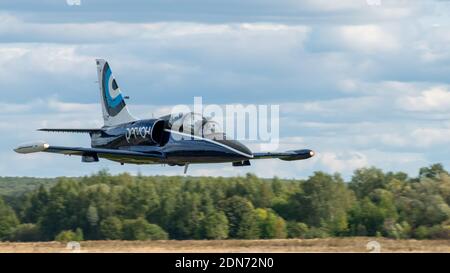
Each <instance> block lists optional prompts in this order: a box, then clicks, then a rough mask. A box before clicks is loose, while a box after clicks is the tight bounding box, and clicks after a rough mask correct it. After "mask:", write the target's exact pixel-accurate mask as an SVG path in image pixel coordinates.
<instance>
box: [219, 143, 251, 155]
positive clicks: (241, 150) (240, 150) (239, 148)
mask: <svg viewBox="0 0 450 273" xmlns="http://www.w3.org/2000/svg"><path fill="white" fill-rule="evenodd" d="M216 142H218V143H220V144H222V145H224V146H227V147H228V148H229V149H230V150H233V151H234V152H236V153H237V154H240V155H242V156H244V157H253V153H252V151H250V149H249V148H247V146H245V145H244V144H242V143H240V142H239V141H237V140H216Z"/></svg>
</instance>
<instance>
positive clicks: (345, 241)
mask: <svg viewBox="0 0 450 273" xmlns="http://www.w3.org/2000/svg"><path fill="white" fill-rule="evenodd" d="M375 240H376V241H377V242H378V243H379V244H380V245H381V252H446V253H450V240H423V241H417V240H391V239H384V238H364V237H353V238H329V239H310V240H300V239H289V240H217V241H206V240H205V241H200V240H199V241H194V240H189V241H175V240H170V241H83V242H81V252H97V253H98V252H133V253H136V252H147V253H158V252H159V253H161V252H163V253H166V252H222V253H246V252H369V250H367V248H366V245H367V243H368V242H370V241H375ZM0 252H2V253H4V252H33V253H47V252H71V251H70V250H67V249H66V244H64V243H59V242H37V243H0Z"/></svg>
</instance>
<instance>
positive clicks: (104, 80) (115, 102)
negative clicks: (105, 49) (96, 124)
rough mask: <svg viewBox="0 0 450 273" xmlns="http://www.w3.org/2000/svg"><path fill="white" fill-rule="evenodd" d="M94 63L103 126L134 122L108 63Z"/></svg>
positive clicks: (98, 60) (98, 61)
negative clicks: (95, 65)
mask: <svg viewBox="0 0 450 273" xmlns="http://www.w3.org/2000/svg"><path fill="white" fill-rule="evenodd" d="M96 61H97V74H98V83H99V85H100V95H101V99H100V100H101V103H102V110H103V120H104V122H105V126H114V125H118V124H122V123H127V122H132V121H135V120H136V118H134V117H133V116H132V115H131V114H130V113H129V112H128V108H127V106H126V104H125V100H124V98H123V96H122V94H121V92H120V88H119V86H118V85H117V82H116V79H114V76H113V75H112V72H111V68H110V67H109V65H108V62H107V61H105V60H103V59H97V60H96Z"/></svg>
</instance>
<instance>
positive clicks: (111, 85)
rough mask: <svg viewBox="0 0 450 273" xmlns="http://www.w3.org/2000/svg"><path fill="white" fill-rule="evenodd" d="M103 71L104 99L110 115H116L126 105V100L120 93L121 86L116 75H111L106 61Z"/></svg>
mask: <svg viewBox="0 0 450 273" xmlns="http://www.w3.org/2000/svg"><path fill="white" fill-rule="evenodd" d="M102 70H103V73H102V90H103V100H104V103H105V108H106V111H107V112H108V115H110V116H112V117H114V116H116V115H117V114H118V113H120V111H122V109H123V108H124V107H125V101H124V99H123V97H122V94H120V89H119V86H118V85H117V82H116V80H115V79H114V77H112V76H111V74H112V73H111V68H110V67H109V65H108V63H107V62H105V65H104V66H103V69H102Z"/></svg>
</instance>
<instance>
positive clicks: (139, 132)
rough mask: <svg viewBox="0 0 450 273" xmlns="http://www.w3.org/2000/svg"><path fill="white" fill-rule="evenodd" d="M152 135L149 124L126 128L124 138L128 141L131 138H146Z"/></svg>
mask: <svg viewBox="0 0 450 273" xmlns="http://www.w3.org/2000/svg"><path fill="white" fill-rule="evenodd" d="M151 136H152V127H150V126H142V127H131V128H127V131H126V132H125V138H126V139H127V142H128V143H129V142H130V140H131V139H132V138H134V139H138V138H147V137H150V138H151Z"/></svg>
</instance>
